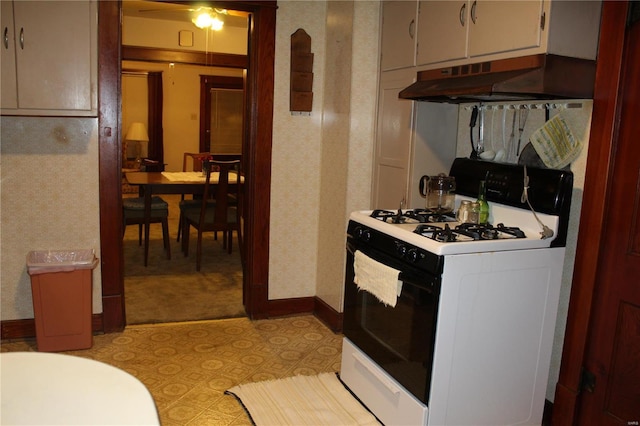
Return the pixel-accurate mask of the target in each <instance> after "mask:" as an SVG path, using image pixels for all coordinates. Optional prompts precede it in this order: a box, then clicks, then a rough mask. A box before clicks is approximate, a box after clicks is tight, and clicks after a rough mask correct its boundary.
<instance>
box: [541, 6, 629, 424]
mask: <svg viewBox="0 0 640 426" xmlns="http://www.w3.org/2000/svg"><path fill="white" fill-rule="evenodd" d="M627 10H628V0H625V1H605V2H603V6H602V19H601V26H600V42H599V49H598V64H597V69H596V82H595V90H594V102H593V116H592V125H591V136H590V140H589V154H588V157H587V169H586V174H585V183H584V196H583V201H582V211H581V215H580V228H579V233H578V245H577V249H576V256H575V266H574V271H573V283H572V286H571V298H570V302H569V313H568V316H567V327H566V332H565V339H564V346H563V352H562V363H561V366H560V377H559V379H558V383H557V385H556V393H555V399H554V406H553V422H552V423H553V424H557V425H573V424H575V422H576V421H577V418H576V415H577V407H578V405H579V403H580V392H581V390H580V383H581V375H582V366H583V362H584V355H585V349H586V344H587V339H588V333H589V321H590V318H591V309H592V304H593V295H594V293H595V291H596V289H597V287H598V285H599V284H601V283H598V282H596V269H597V265H598V262H599V258H600V256H601V252H602V251H603V250H604V247H602V241H603V235H602V234H603V229H604V224H605V223H604V221H605V215H606V200H607V192H608V188H609V187H610V185H611V184H612V183H611V181H610V177H611V174H612V167H613V156H614V155H613V154H614V150H615V143H614V142H615V134H616V132H617V127H618V123H619V120H618V117H619V115H620V103H621V98H620V94H621V91H622V90H624V88H623V87H621V79H622V75H621V70H622V57H623V48H624V41H625V27H626V20H627Z"/></svg>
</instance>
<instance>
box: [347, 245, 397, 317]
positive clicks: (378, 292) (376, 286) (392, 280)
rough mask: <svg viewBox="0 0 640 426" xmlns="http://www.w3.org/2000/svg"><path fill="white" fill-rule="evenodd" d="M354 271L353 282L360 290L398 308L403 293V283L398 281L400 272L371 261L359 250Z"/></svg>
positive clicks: (354, 263)
mask: <svg viewBox="0 0 640 426" xmlns="http://www.w3.org/2000/svg"><path fill="white" fill-rule="evenodd" d="M353 269H354V272H355V277H354V279H353V281H354V282H355V284H356V285H357V286H358V289H359V290H365V291H368V292H369V293H371V294H373V295H374V296H375V297H377V298H378V300H380V301H381V302H382V303H384V304H385V305H387V306H392V307H395V306H396V303H397V301H398V296H400V293H401V292H402V281H400V280H399V279H398V278H399V276H400V271H398V270H397V269H393V268H392V267H390V266H387V265H385V264H383V263H380V262H378V261H376V260H374V259H371V258H370V257H369V256H367V255H366V254H364V253H362V252H361V251H359V250H357V251H356V252H355V255H354V260H353Z"/></svg>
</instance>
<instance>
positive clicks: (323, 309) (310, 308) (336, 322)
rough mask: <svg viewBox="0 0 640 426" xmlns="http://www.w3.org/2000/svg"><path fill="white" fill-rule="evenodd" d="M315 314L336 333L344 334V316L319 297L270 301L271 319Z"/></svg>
mask: <svg viewBox="0 0 640 426" xmlns="http://www.w3.org/2000/svg"><path fill="white" fill-rule="evenodd" d="M303 314H313V315H315V316H316V317H318V319H320V320H321V321H322V322H324V323H325V324H326V325H327V327H329V328H330V329H331V330H332V331H333V332H334V333H340V332H342V314H341V313H340V312H338V311H336V310H335V309H333V308H332V307H331V306H329V305H328V304H327V303H326V302H325V301H324V300H322V299H320V298H319V297H315V296H314V297H298V298H291V299H277V300H270V301H269V318H277V317H284V316H289V315H303Z"/></svg>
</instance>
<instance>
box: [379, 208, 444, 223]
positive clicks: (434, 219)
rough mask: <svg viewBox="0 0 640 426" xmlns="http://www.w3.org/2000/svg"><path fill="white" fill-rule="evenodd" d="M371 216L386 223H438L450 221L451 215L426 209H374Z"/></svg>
mask: <svg viewBox="0 0 640 426" xmlns="http://www.w3.org/2000/svg"><path fill="white" fill-rule="evenodd" d="M371 217H372V218H374V219H378V220H381V221H383V222H386V223H438V222H452V221H454V220H455V219H454V218H453V216H450V215H446V214H437V213H434V212H432V211H429V210H426V209H412V210H398V211H396V212H394V211H391V210H381V209H378V210H374V211H373V212H372V213H371Z"/></svg>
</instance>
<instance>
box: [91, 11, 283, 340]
mask: <svg viewBox="0 0 640 426" xmlns="http://www.w3.org/2000/svg"><path fill="white" fill-rule="evenodd" d="M186 3H188V2H186ZM216 7H223V8H227V9H235V10H243V11H247V12H250V14H251V15H250V19H249V35H250V36H249V45H248V61H249V67H248V71H247V73H246V82H247V83H246V91H247V99H248V102H247V117H248V119H247V120H246V127H245V131H246V132H247V135H248V143H247V152H246V156H245V176H246V187H245V190H246V191H247V192H246V195H247V211H249V212H251V215H249V216H248V217H247V218H246V219H245V244H246V247H247V250H246V252H247V256H246V266H245V271H244V274H243V275H244V280H243V282H244V299H245V309H246V311H247V314H248V315H249V317H250V318H253V319H259V318H266V317H267V315H268V312H267V308H268V277H269V203H270V186H271V140H272V130H273V90H274V65H275V27H276V2H275V1H221V2H216ZM121 9H122V4H121V1H117V2H116V1H99V2H98V88H97V90H98V144H99V160H98V169H99V202H100V251H101V256H100V262H101V272H102V324H101V327H100V328H101V329H102V331H104V332H107V333H108V332H116V331H121V330H123V329H124V327H125V325H126V314H125V303H124V258H123V251H122V238H121V236H122V233H121V232H122V231H121V227H122V189H121V187H122V185H121V180H122V177H121V168H122V155H121V152H122V151H121V134H122V129H121V125H122V122H121V120H122V118H121V115H122V114H121V84H120V72H121V28H120V23H121V20H120V17H121Z"/></svg>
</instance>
